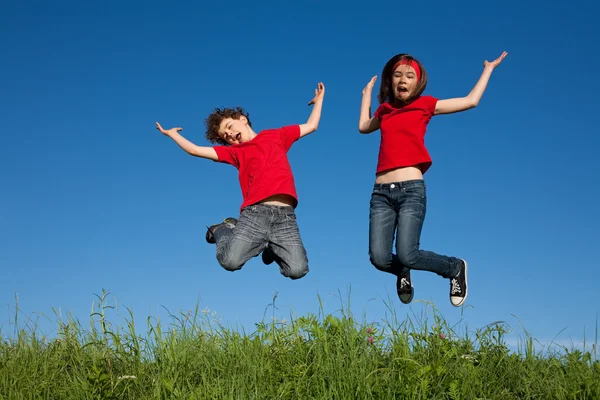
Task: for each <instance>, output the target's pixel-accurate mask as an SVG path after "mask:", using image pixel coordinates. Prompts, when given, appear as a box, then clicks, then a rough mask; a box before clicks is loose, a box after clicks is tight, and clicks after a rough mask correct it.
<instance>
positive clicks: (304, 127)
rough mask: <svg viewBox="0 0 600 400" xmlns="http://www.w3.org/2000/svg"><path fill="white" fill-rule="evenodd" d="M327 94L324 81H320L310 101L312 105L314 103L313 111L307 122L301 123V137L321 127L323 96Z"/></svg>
mask: <svg viewBox="0 0 600 400" xmlns="http://www.w3.org/2000/svg"><path fill="white" fill-rule="evenodd" d="M324 96H325V86H324V85H323V82H319V84H318V85H317V88H316V89H315V97H313V99H312V100H311V101H310V102H309V103H308V105H309V106H310V105H311V104H314V106H313V109H312V112H311V113H310V116H309V117H308V121H306V123H305V124H301V125H300V137H302V136H306V135H308V134H310V133H313V132H314V131H316V130H317V128H318V127H319V121H320V120H321V110H322V109H323V97H324Z"/></svg>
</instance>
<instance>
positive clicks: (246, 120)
mask: <svg viewBox="0 0 600 400" xmlns="http://www.w3.org/2000/svg"><path fill="white" fill-rule="evenodd" d="M240 121H242V122H243V123H245V124H246V125H248V118H246V116H245V115H240Z"/></svg>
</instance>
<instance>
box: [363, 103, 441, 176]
mask: <svg viewBox="0 0 600 400" xmlns="http://www.w3.org/2000/svg"><path fill="white" fill-rule="evenodd" d="M437 100H438V99H437V98H435V97H431V96H420V97H419V98H417V99H416V100H415V101H413V102H412V103H410V104H409V105H407V106H404V107H398V106H394V105H393V104H391V103H388V102H386V103H383V104H381V105H380V106H379V107H377V110H375V113H374V117H375V118H377V119H378V120H379V121H380V130H381V143H380V145H379V160H378V162H377V172H376V173H377V174H378V173H380V172H384V171H388V170H390V169H394V168H399V167H417V168H420V169H421V172H422V173H423V174H424V173H425V172H426V171H427V170H428V169H429V167H430V166H431V157H430V156H429V152H428V151H427V148H426V147H425V132H426V130H427V124H428V123H429V120H431V117H432V116H433V114H434V112H435V106H436V104H437Z"/></svg>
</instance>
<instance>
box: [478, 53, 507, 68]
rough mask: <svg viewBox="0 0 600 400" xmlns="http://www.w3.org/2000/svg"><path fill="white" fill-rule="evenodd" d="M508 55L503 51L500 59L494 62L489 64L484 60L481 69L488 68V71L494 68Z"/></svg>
mask: <svg viewBox="0 0 600 400" xmlns="http://www.w3.org/2000/svg"><path fill="white" fill-rule="evenodd" d="M507 54H508V53H507V52H506V51H505V52H503V53H502V54H501V55H500V57H498V58H496V59H495V60H494V61H492V62H489V61H488V60H485V61H484V62H483V67H484V68H488V69H494V68H496V67H497V66H498V65H499V64H500V63H501V62H502V60H504V57H506V55H507Z"/></svg>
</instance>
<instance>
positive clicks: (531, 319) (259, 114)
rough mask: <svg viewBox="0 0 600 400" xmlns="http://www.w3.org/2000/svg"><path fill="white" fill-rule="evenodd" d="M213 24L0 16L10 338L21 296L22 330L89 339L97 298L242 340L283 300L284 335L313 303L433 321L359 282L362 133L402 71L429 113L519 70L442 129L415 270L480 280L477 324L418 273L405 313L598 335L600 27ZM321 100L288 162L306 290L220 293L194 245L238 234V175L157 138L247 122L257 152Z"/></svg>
mask: <svg viewBox="0 0 600 400" xmlns="http://www.w3.org/2000/svg"><path fill="white" fill-rule="evenodd" d="M204 3H205V2H197V4H196V5H191V2H190V4H187V3H186V4H184V3H179V4H169V5H168V6H167V5H166V4H167V3H162V2H161V3H158V2H144V3H141V2H139V3H127V4H125V3H122V4H120V5H118V6H117V5H116V4H117V3H116V2H115V3H113V4H103V5H98V4H87V3H85V4H84V3H82V2H72V3H66V2H62V3H60V4H56V3H52V4H50V3H39V4H33V3H29V4H28V5H25V4H24V3H22V4H20V5H16V3H13V4H11V5H7V6H4V7H3V9H4V10H3V13H2V16H0V35H1V37H2V38H3V39H2V41H1V42H0V50H1V51H2V55H3V57H2V58H3V62H2V63H0V82H1V84H0V87H1V88H2V90H1V93H2V95H1V96H0V113H1V115H2V122H3V126H4V129H3V130H2V133H1V135H2V144H3V145H2V148H1V150H0V151H1V152H2V156H1V157H0V182H1V185H0V269H1V271H2V278H1V279H0V305H1V306H2V307H0V327H1V329H2V332H7V331H9V330H10V325H9V321H10V319H11V317H12V316H13V314H14V307H15V296H18V299H19V300H18V301H19V303H18V304H19V307H20V308H21V309H22V311H23V313H24V315H27V316H30V317H31V318H35V317H36V315H37V314H36V313H37V312H42V313H45V314H49V315H50V316H51V315H52V307H54V308H60V309H62V310H65V311H67V312H72V313H73V315H75V316H76V317H78V318H79V319H81V320H82V321H87V319H88V315H89V313H90V307H91V303H92V301H93V300H94V299H95V297H94V293H100V292H101V290H102V288H105V289H107V290H109V291H110V292H111V293H112V294H113V296H114V297H115V298H116V299H117V301H118V303H119V304H120V305H121V306H124V305H125V306H128V307H130V308H132V309H133V312H134V314H135V315H136V316H137V317H138V318H140V320H141V321H144V320H145V317H146V316H148V315H164V308H167V309H169V310H170V311H171V312H178V311H181V310H186V309H189V308H193V307H195V305H196V303H197V302H198V301H199V302H200V307H201V308H205V307H207V308H210V309H211V310H214V311H216V312H217V313H218V315H219V316H220V318H222V320H223V321H224V322H225V323H226V324H230V325H236V324H237V325H239V326H242V327H245V328H246V329H247V330H252V328H253V323H254V322H258V321H260V320H261V319H262V317H263V313H264V310H265V307H267V305H268V304H269V303H270V302H271V300H272V298H273V295H274V293H275V292H278V293H279V295H278V296H279V297H278V299H277V306H278V311H277V312H278V314H279V315H280V316H281V317H284V318H287V317H288V314H289V313H290V310H292V309H293V310H294V312H295V313H296V314H305V313H307V312H317V311H318V304H319V303H318V297H317V295H318V294H320V295H321V296H322V298H323V300H324V304H325V308H326V309H327V310H328V311H335V310H336V309H337V308H338V306H339V300H338V299H336V298H335V296H333V295H332V293H337V292H338V290H339V291H341V292H342V294H343V296H344V297H345V296H346V292H347V290H348V288H350V287H351V307H352V309H353V310H354V311H355V312H356V313H357V314H362V312H363V311H366V313H367V319H369V320H375V321H377V320H379V319H380V318H382V317H383V316H384V314H385V312H386V306H385V304H384V300H386V299H387V298H388V296H389V297H390V298H391V299H392V301H393V306H394V308H395V309H396V312H397V313H398V315H399V317H400V318H403V317H404V316H405V315H407V313H408V314H412V313H413V312H414V313H417V314H418V313H420V312H421V309H422V307H423V305H422V303H419V302H415V303H413V304H412V306H411V307H407V306H403V305H401V303H400V302H399V301H398V299H397V297H396V295H395V280H394V278H393V277H392V276H390V275H387V274H384V273H381V272H379V271H377V270H376V269H375V268H374V267H372V266H371V265H370V263H369V259H368V254H367V251H368V212H369V197H370V193H371V190H372V184H373V181H374V171H375V166H376V161H377V150H378V146H379V136H378V133H374V134H372V135H368V136H363V135H360V134H359V133H358V131H357V122H358V113H359V107H360V101H361V91H362V88H363V87H364V85H365V84H366V83H367V82H368V80H369V79H370V78H371V77H372V76H373V75H375V74H380V73H381V69H382V67H383V65H384V64H385V62H386V61H387V60H388V59H389V58H390V57H391V56H393V55H394V54H397V53H402V52H407V53H410V54H412V55H414V56H415V57H417V58H418V59H419V60H420V61H421V62H422V63H423V64H424V66H425V68H426V70H427V72H428V75H429V84H428V87H427V89H426V92H425V93H426V94H430V95H433V96H436V97H438V98H449V97H458V96H463V95H466V94H468V92H469V91H470V90H471V88H472V87H473V85H474V84H475V82H476V81H477V79H478V77H479V75H480V73H481V70H482V65H483V61H484V60H485V59H488V60H490V61H491V60H493V59H494V58H496V57H497V56H499V55H500V54H501V52H502V51H503V50H507V51H508V53H509V54H508V57H507V58H506V59H505V60H504V62H503V63H502V64H501V65H500V66H499V67H498V68H497V69H496V71H495V72H494V74H493V76H492V78H491V81H490V84H489V86H488V89H487V91H486V93H485V94H484V96H483V99H482V101H481V103H480V105H479V107H477V108H476V109H474V110H470V111H468V112H465V113H461V114H455V115H448V116H438V117H435V118H434V119H433V120H432V121H431V123H430V125H429V128H428V132H427V136H426V144H427V146H428V149H429V151H430V154H431V155H432V157H433V166H432V168H431V169H430V170H429V171H428V172H427V174H426V176H425V178H426V181H427V185H428V211H427V217H426V220H425V226H424V230H423V235H422V239H421V244H422V248H423V249H426V250H432V251H436V252H438V253H442V254H447V255H454V256H459V257H464V258H466V259H467V260H468V261H469V266H470V288H469V298H468V300H467V303H468V306H469V307H467V308H466V309H465V310H463V311H461V310H460V309H456V308H454V307H452V306H451V305H450V302H449V300H448V282H447V280H444V279H442V278H441V277H438V276H436V275H434V274H431V273H425V272H415V273H414V274H413V284H414V285H415V290H416V292H415V299H416V300H427V301H431V302H433V303H434V304H435V305H436V306H437V307H438V308H439V309H440V311H441V312H442V314H443V315H444V316H445V317H446V318H447V319H448V320H449V321H450V322H451V323H454V322H457V321H459V320H460V319H461V318H462V319H463V321H464V322H466V323H467V324H468V327H469V329H475V328H478V327H483V326H484V325H486V324H487V323H490V322H493V321H497V320H505V321H507V322H508V323H509V324H510V325H511V326H512V327H513V328H515V330H516V332H517V333H518V332H519V328H518V326H519V322H518V320H517V319H516V318H515V316H516V317H518V319H519V320H521V321H522V323H523V325H524V326H525V328H526V329H527V330H528V331H530V332H531V333H532V334H533V335H534V336H535V337H537V338H538V339H540V340H542V341H547V340H551V339H553V338H554V337H555V336H556V335H557V334H559V333H560V335H559V336H558V339H560V340H566V341H569V340H573V341H575V342H577V341H579V340H581V339H582V338H583V335H584V332H586V335H587V336H588V338H589V336H590V334H592V335H593V331H594V329H595V326H596V321H597V318H598V312H599V310H600V302H599V301H598V299H597V297H596V295H595V292H596V291H597V285H598V282H599V281H600V272H599V267H600V265H599V264H598V259H597V257H596V256H594V254H595V253H594V251H595V250H596V249H597V248H598V234H597V232H596V230H597V227H598V222H599V221H600V218H599V216H600V215H599V214H600V212H599V211H598V207H597V203H598V200H597V198H598V196H599V195H600V189H599V186H600V185H598V174H599V173H600V168H599V167H598V164H597V162H596V161H595V158H596V157H595V156H596V152H597V149H598V145H599V139H598V128H597V123H596V121H595V118H594V117H595V111H596V106H595V104H597V99H596V96H597V93H598V91H599V90H600V83H599V80H598V78H597V74H596V71H595V68H596V66H597V65H598V63H599V62H600V59H599V56H598V53H597V52H594V51H592V49H593V48H595V47H596V45H597V44H596V42H595V38H597V37H598V28H594V27H593V26H594V25H595V20H593V19H592V16H593V15H595V14H596V12H597V6H594V5H592V2H591V1H590V2H587V3H583V2H573V3H569V6H568V7H564V5H563V6H561V8H550V7H549V6H548V3H542V2H517V1H506V2H497V3H489V2H475V1H468V2H460V3H455V2H454V3H453V2H435V1H434V2H433V3H428V4H427V6H426V7H425V6H423V5H422V4H421V3H414V2H413V3H402V4H400V3H394V4H393V5H389V6H383V5H381V4H375V3H368V4H367V3H364V2H360V3H358V2H357V3H353V2H343V3H341V2H340V3H334V2H296V3H290V2H269V3H266V2H250V3H249V2H237V1H232V2H228V3H227V7H226V8H223V7H219V3H218V2H212V4H210V5H204ZM200 4H202V5H200ZM541 6H543V7H541ZM261 7H262V8H261ZM319 81H323V82H324V84H325V86H326V95H325V103H324V108H323V115H322V119H321V124H320V127H319V130H318V131H317V132H316V133H314V134H312V135H310V136H308V137H306V138H303V139H302V140H300V141H299V142H297V143H296V144H295V145H294V146H293V147H292V149H291V151H290V152H289V159H290V162H291V164H292V168H293V171H294V173H295V178H296V185H297V189H298V193H299V196H300V204H299V207H298V209H297V214H298V222H299V227H300V231H301V234H302V237H303V239H304V242H305V246H306V248H307V251H308V255H309V259H310V268H311V272H310V273H309V274H308V275H307V276H306V277H305V278H303V279H301V280H298V281H291V280H289V279H286V278H284V277H282V276H281V275H280V274H279V271H278V269H277V267H275V266H274V265H272V266H269V267H267V266H264V265H263V264H262V263H261V262H260V259H259V258H257V259H253V260H251V261H250V262H248V263H247V264H246V266H245V267H244V268H243V269H242V270H241V271H238V272H235V273H230V272H226V271H225V270H223V269H222V268H221V267H220V266H219V265H218V264H217V262H216V259H215V254H214V251H215V249H214V246H211V245H208V244H207V243H206V242H205V241H204V234H205V226H206V225H210V224H212V223H216V222H219V221H221V220H222V219H223V218H225V217H228V216H237V212H238V207H239V205H240V204H241V201H242V199H241V193H240V189H239V184H238V181H237V179H236V176H237V171H236V170H235V169H234V168H233V167H231V166H228V165H223V164H217V163H212V162H210V161H206V160H202V159H196V158H193V157H190V156H188V155H187V154H185V153H184V152H183V151H182V150H180V149H179V148H178V147H177V146H176V145H175V144H174V143H173V142H171V141H170V140H169V139H168V138H166V137H163V136H162V135H161V134H160V133H159V132H158V131H156V129H155V128H154V121H159V122H161V124H162V125H163V126H165V127H172V126H181V127H183V128H184V130H183V132H182V134H183V135H184V136H186V137H187V138H188V139H190V140H192V141H194V142H195V143H197V144H200V145H208V143H207V142H206V141H205V139H204V118H205V117H206V116H207V115H208V114H209V113H210V112H211V110H212V109H213V108H214V107H219V106H238V105H239V106H242V107H244V108H246V109H247V110H248V111H249V112H250V118H251V121H252V124H253V127H255V128H256V130H257V131H258V130H260V129H265V128H272V127H279V126H283V125H288V124H296V123H303V122H305V121H306V119H307V118H308V116H309V114H310V108H308V107H307V106H306V104H307V102H308V100H310V98H311V97H312V94H313V90H314V88H315V86H316V84H317V83H318V82H319ZM378 87H379V86H378V84H376V90H377V88H378ZM373 105H374V106H375V105H376V99H375V98H374V99H373ZM163 307H164V308H163ZM53 319H54V318H53V317H52V316H51V320H53ZM40 326H41V327H42V328H44V329H46V331H47V333H48V334H52V329H55V326H54V325H53V324H52V323H51V321H46V320H45V319H43V318H42V320H41V322H40Z"/></svg>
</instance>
